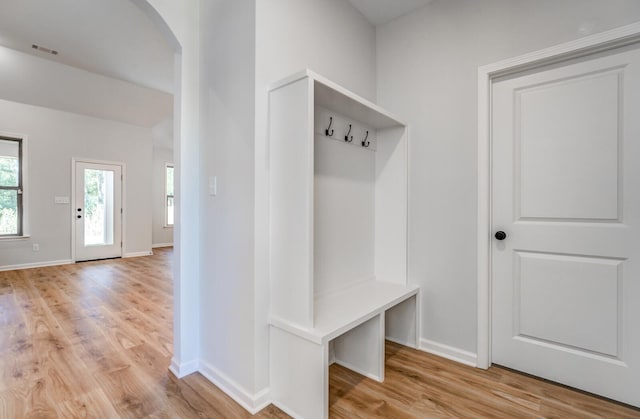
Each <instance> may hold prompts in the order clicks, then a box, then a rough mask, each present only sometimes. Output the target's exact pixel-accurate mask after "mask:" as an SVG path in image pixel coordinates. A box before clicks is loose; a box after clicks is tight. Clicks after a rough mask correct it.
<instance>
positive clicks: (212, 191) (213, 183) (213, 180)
mask: <svg viewBox="0 0 640 419" xmlns="http://www.w3.org/2000/svg"><path fill="white" fill-rule="evenodd" d="M217 194H218V177H217V176H210V177H209V195H211V196H216V195H217Z"/></svg>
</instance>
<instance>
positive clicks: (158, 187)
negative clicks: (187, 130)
mask: <svg viewBox="0 0 640 419" xmlns="http://www.w3.org/2000/svg"><path fill="white" fill-rule="evenodd" d="M167 163H171V164H173V150H171V149H169V148H165V147H158V146H155V145H154V146H153V161H152V163H151V183H152V186H151V207H152V209H151V210H152V215H153V216H152V217H151V218H152V230H151V243H152V245H153V246H154V247H156V246H157V247H161V246H169V245H172V244H173V227H166V226H165V167H166V164H167Z"/></svg>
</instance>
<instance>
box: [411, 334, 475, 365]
mask: <svg viewBox="0 0 640 419" xmlns="http://www.w3.org/2000/svg"><path fill="white" fill-rule="evenodd" d="M418 349H420V350H421V351H424V352H428V353H430V354H433V355H437V356H440V357H442V358H446V359H450V360H451V361H455V362H459V363H461V364H465V365H469V366H471V367H476V366H477V361H478V359H477V356H476V354H474V353H473V352H469V351H465V350H464V349H460V348H456V347H453V346H449V345H445V344H442V343H438V342H434V341H432V340H428V339H420V347H419V348H418Z"/></svg>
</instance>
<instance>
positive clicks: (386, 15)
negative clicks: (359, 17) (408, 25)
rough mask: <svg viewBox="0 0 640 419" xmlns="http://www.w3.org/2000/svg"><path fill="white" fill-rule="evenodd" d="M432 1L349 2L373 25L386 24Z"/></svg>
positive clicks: (386, 0) (375, 0) (383, 0)
mask: <svg viewBox="0 0 640 419" xmlns="http://www.w3.org/2000/svg"><path fill="white" fill-rule="evenodd" d="M432 1H433V0H349V2H351V4H352V5H353V6H354V7H355V8H356V9H358V10H359V11H360V13H362V14H363V15H364V16H365V17H366V18H367V19H368V20H369V22H371V23H373V24H374V25H380V24H383V23H387V22H389V21H390V20H393V19H395V18H397V17H400V16H402V15H405V14H407V13H409V12H412V11H414V10H416V9H418V8H420V7H422V6H425V5H427V4H429V3H431V2H432Z"/></svg>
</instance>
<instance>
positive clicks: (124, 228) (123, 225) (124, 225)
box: [69, 157, 127, 263]
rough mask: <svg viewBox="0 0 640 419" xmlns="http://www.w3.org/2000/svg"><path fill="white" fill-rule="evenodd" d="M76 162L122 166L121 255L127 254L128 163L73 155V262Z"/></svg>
mask: <svg viewBox="0 0 640 419" xmlns="http://www.w3.org/2000/svg"><path fill="white" fill-rule="evenodd" d="M76 163H89V164H108V165H111V166H120V170H121V174H122V181H121V190H120V193H121V194H122V196H121V197H120V202H121V204H122V214H121V217H122V219H121V221H120V229H121V230H122V231H121V233H120V236H121V240H122V249H121V255H120V256H121V257H124V255H126V250H127V241H126V234H125V232H126V231H127V223H126V219H127V217H125V214H126V213H127V207H126V200H125V197H126V196H127V194H126V180H127V175H126V165H125V164H124V163H122V162H116V161H109V160H96V159H85V158H79V157H72V158H71V205H70V208H69V209H70V217H71V261H72V262H73V263H75V262H76V223H75V218H74V217H75V215H76V214H75V205H76Z"/></svg>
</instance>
